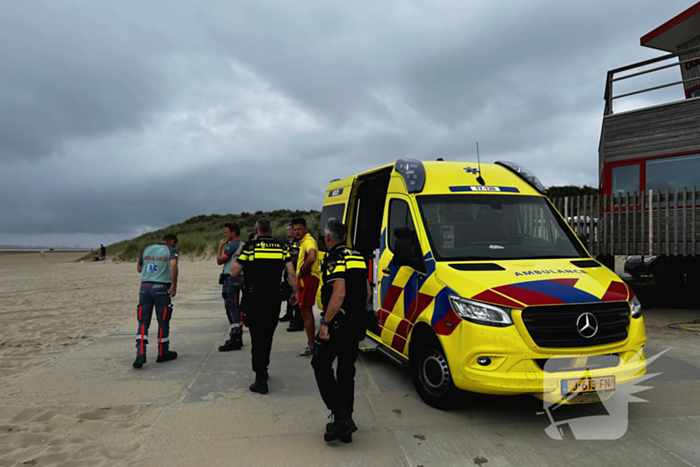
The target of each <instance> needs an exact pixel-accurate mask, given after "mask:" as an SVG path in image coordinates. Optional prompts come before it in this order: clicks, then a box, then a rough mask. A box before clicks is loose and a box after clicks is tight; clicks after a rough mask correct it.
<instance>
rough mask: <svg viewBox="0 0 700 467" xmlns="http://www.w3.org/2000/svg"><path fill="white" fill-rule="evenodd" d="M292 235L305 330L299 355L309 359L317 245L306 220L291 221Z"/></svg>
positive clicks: (313, 327)
mask: <svg viewBox="0 0 700 467" xmlns="http://www.w3.org/2000/svg"><path fill="white" fill-rule="evenodd" d="M292 225H293V227H294V234H295V237H296V239H297V240H298V241H299V259H298V260H297V271H296V272H297V277H298V280H299V287H298V289H299V307H300V308H301V316H302V318H303V319H304V328H305V329H306V339H307V346H306V348H305V349H304V350H302V351H301V353H300V354H299V356H300V357H310V356H311V355H313V353H314V335H315V334H316V323H315V322H314V312H313V306H314V303H316V291H317V290H318V284H319V280H320V279H321V269H320V267H319V264H318V245H317V244H316V240H314V238H313V237H312V236H311V235H309V230H308V229H307V227H306V219H304V218H303V217H298V218H296V219H293V220H292Z"/></svg>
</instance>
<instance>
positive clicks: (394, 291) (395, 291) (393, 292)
mask: <svg viewBox="0 0 700 467" xmlns="http://www.w3.org/2000/svg"><path fill="white" fill-rule="evenodd" d="M401 292H403V287H397V286H395V285H392V286H390V287H389V290H387V292H386V295H385V296H384V301H382V308H384V309H385V310H387V311H391V310H393V309H394V305H396V302H397V300H398V299H399V297H400V296H401Z"/></svg>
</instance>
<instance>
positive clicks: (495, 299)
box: [472, 290, 525, 309]
mask: <svg viewBox="0 0 700 467" xmlns="http://www.w3.org/2000/svg"><path fill="white" fill-rule="evenodd" d="M472 299H474V300H478V301H480V302H486V303H492V304H494V305H500V306H505V307H508V308H518V309H522V308H525V307H524V306H523V305H522V304H521V303H518V302H514V301H513V300H511V299H509V298H506V297H504V296H503V295H501V294H497V293H496V292H494V291H493V290H487V291H485V292H481V293H480V294H479V295H476V296H474V297H472Z"/></svg>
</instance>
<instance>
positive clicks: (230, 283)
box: [216, 223, 243, 352]
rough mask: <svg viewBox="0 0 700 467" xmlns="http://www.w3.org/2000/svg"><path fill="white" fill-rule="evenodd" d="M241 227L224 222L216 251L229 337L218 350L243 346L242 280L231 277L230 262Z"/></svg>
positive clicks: (237, 247)
mask: <svg viewBox="0 0 700 467" xmlns="http://www.w3.org/2000/svg"><path fill="white" fill-rule="evenodd" d="M240 235H241V228H240V227H239V225H238V224H236V223H227V224H224V238H223V240H221V242H219V249H218V251H217V252H216V264H218V265H223V271H222V273H221V275H220V276H219V284H221V285H222V286H223V288H222V290H221V296H222V297H223V299H224V308H225V309H226V317H227V318H228V324H229V326H230V331H229V339H228V340H227V341H226V342H225V343H224V345H221V346H219V352H228V351H231V350H240V349H241V347H242V346H243V327H242V326H241V324H242V323H241V310H240V308H239V306H238V305H239V303H240V301H239V300H240V296H239V295H240V290H241V285H242V284H243V280H242V278H241V277H231V272H230V271H231V263H233V260H234V258H235V257H236V255H238V253H239V252H240V249H241V247H242V246H243V242H241V238H240Z"/></svg>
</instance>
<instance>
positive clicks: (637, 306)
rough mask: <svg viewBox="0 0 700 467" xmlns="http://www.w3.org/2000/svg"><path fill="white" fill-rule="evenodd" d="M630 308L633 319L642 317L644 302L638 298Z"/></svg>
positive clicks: (632, 302) (633, 300) (634, 299)
mask: <svg viewBox="0 0 700 467" xmlns="http://www.w3.org/2000/svg"><path fill="white" fill-rule="evenodd" d="M630 308H631V309H632V318H639V317H640V316H642V302H640V301H639V299H638V298H637V297H636V296H635V297H634V298H633V299H632V301H631V302H630Z"/></svg>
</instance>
